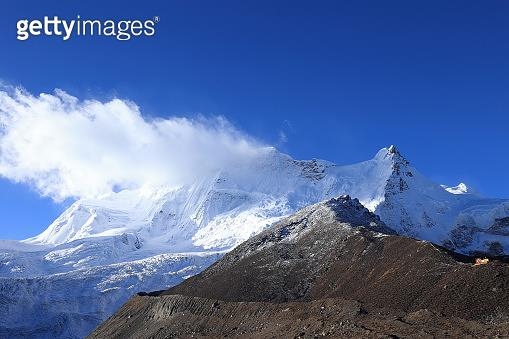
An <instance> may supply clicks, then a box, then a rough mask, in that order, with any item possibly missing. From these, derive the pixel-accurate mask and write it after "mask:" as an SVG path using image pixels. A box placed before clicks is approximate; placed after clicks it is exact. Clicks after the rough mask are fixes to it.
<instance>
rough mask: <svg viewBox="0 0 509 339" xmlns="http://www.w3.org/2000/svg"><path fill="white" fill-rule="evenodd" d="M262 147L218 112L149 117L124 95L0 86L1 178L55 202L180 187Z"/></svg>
mask: <svg viewBox="0 0 509 339" xmlns="http://www.w3.org/2000/svg"><path fill="white" fill-rule="evenodd" d="M260 149H261V147H260V145H259V144H258V143H257V142H256V141H254V140H253V139H251V138H250V137H249V136H246V135H245V134H243V133H242V132H240V131H239V130H237V129H236V128H235V127H233V126H232V125H231V124H230V123H229V122H228V121H227V120H226V119H224V118H222V117H214V118H203V117H198V118H195V119H190V118H183V117H170V118H165V119H162V118H156V119H148V118H146V117H144V116H143V114H142V113H141V111H140V108H139V107H138V106H137V105H136V104H135V103H133V102H131V101H128V100H122V99H112V100H109V101H98V100H80V99H78V98H76V97H74V96H71V95H69V94H67V93H66V92H64V91H62V90H59V89H57V90H55V92H54V93H53V94H46V93H42V94H39V95H37V96H36V95H33V94H31V93H28V92H27V91H25V90H23V89H20V88H6V87H4V88H3V89H2V90H0V176H3V177H5V178H7V179H10V180H12V181H15V182H22V183H28V184H30V185H31V186H33V187H34V188H35V189H36V190H37V191H39V192H40V193H41V194H43V195H46V196H50V197H52V198H54V199H56V200H61V199H65V198H69V197H72V198H83V197H97V196H100V195H103V194H107V193H109V192H111V191H113V190H118V189H122V188H137V187H142V186H145V185H182V184H185V183H187V182H190V181H192V180H195V179H196V178H198V177H200V176H201V175H204V174H206V173H210V172H211V171H216V170H218V169H219V168H222V167H224V166H235V164H236V163H242V162H245V160H246V159H248V158H249V157H251V156H253V155H254V154H256V153H257V152H259V151H260Z"/></svg>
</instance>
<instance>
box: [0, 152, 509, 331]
mask: <svg viewBox="0 0 509 339" xmlns="http://www.w3.org/2000/svg"><path fill="white" fill-rule="evenodd" d="M344 194H348V195H350V196H352V197H354V198H357V199H359V201H360V202H361V203H362V204H363V205H364V206H366V207H367V208H368V209H369V210H370V211H372V212H374V213H376V214H377V215H379V216H380V218H381V219H382V221H384V222H385V223H386V224H387V225H388V226H389V227H391V228H392V229H394V230H395V231H396V232H398V233H400V234H404V235H409V236H412V237H415V238H419V239H424V240H429V241H432V242H435V243H437V244H441V245H444V246H446V247H449V248H451V249H454V250H456V251H459V252H463V253H470V252H475V251H482V252H489V253H491V254H494V255H498V254H502V253H509V200H500V199H486V198H482V197H481V196H479V195H478V194H476V193H475V192H472V191H471V190H470V189H468V187H466V186H465V185H464V184H460V185H458V186H457V187H447V186H441V185H439V184H436V183H433V182H432V181H430V180H428V179H426V178H425V177H424V176H423V175H421V174H420V173H419V172H418V171H417V170H416V169H415V168H413V167H412V166H411V165H410V163H409V162H408V161H407V160H406V159H405V158H404V157H403V156H402V155H401V154H400V153H399V151H398V150H397V149H396V148H395V147H394V146H391V147H389V148H384V149H382V150H380V151H379V152H378V153H377V154H376V156H375V157H374V158H373V159H371V160H368V161H365V162H362V163H359V164H355V165H349V166H337V165H335V164H333V163H330V162H327V161H322V160H311V161H297V160H294V159H292V158H291V157H289V156H287V155H285V154H282V153H280V152H278V151H277V150H275V149H273V148H267V149H265V150H263V151H262V152H260V154H259V155H258V156H257V157H256V158H255V159H253V160H252V161H250V162H249V163H245V164H241V165H238V166H237V167H234V168H225V169H222V170H220V171H217V173H213V174H211V175H210V176H208V177H203V178H202V179H201V180H200V181H199V182H195V183H194V184H193V185H188V186H182V187H158V188H157V189H153V188H144V189H138V190H130V191H122V192H119V193H115V194H112V195H110V196H107V197H104V198H101V199H96V200H79V201H77V202H75V203H74V204H73V205H72V206H71V207H70V208H69V209H68V210H67V211H65V212H64V213H63V214H62V215H61V216H60V217H59V218H57V219H56V220H55V221H54V222H53V223H52V224H51V225H50V226H49V227H48V228H47V229H46V230H45V231H44V232H43V233H41V234H40V235H38V236H36V237H33V238H30V239H27V240H24V241H22V242H14V241H0V277H1V278H0V311H1V313H2V314H4V315H6V316H4V317H2V319H0V337H10V338H14V337H26V336H35V337H82V336H84V335H86V334H88V333H89V332H90V331H91V330H92V329H93V328H94V327H95V326H97V325H98V324H99V323H100V322H101V321H102V320H104V319H105V318H106V317H108V316H109V315H110V314H111V313H112V312H113V311H114V310H115V309H116V308H117V307H119V306H120V305H121V304H122V303H123V302H124V301H126V300H127V298H129V297H130V296H131V295H132V294H134V293H136V292H138V291H141V290H157V289H163V288H167V287H169V286H172V285H175V284H177V283H179V282H181V281H182V280H183V279H185V278H186V277H188V276H190V275H193V274H196V273H197V272H199V271H201V270H203V269H205V268H206V267H207V266H208V265H210V264H211V263H213V262H214V261H215V260H217V259H218V258H219V257H220V256H221V255H222V254H223V253H225V252H226V251H228V250H230V249H231V248H233V247H234V246H236V245H238V244H239V243H241V242H242V241H244V240H246V239H248V238H249V237H251V236H253V235H255V234H257V233H259V232H261V231H262V230H263V229H264V228H266V227H267V226H268V225H270V224H272V223H273V222H275V221H278V220H279V219H281V218H282V217H284V216H287V215H289V214H291V213H292V212H294V211H296V210H298V209H300V208H302V207H305V206H307V205H310V204H313V203H316V202H319V201H322V200H325V199H329V198H332V197H335V196H340V195H344Z"/></svg>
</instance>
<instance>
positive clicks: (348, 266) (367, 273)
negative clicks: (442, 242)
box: [90, 196, 509, 338]
mask: <svg viewBox="0 0 509 339" xmlns="http://www.w3.org/2000/svg"><path fill="white" fill-rule="evenodd" d="M200 336H206V337H264V338H265V337H289V338H294V337H316V336H332V337H359V338H361V337H362V338H364V337H374V338H375V337H376V338H378V337H418V338H421V337H422V338H427V337H439V338H442V337H458V338H460V337H461V338H462V337H490V338H495V337H509V266H508V265H507V264H506V263H504V262H502V261H500V260H491V261H490V262H489V263H488V264H486V265H481V266H473V265H472V258H468V257H463V256H458V255H455V254H453V253H450V252H448V251H446V250H444V249H442V248H439V247H437V246H435V245H432V244H430V243H427V242H423V241H417V240H414V239H410V238H405V237H401V236H396V235H393V232H392V231H391V230H390V229H389V228H388V227H387V226H385V225H384V224H383V223H382V222H381V221H380V220H379V218H378V217H377V216H375V215H374V214H372V213H370V212H369V211H368V210H366V209H365V208H364V207H363V206H362V205H361V204H360V203H359V202H358V201H357V200H356V199H350V198H349V197H347V196H345V197H340V198H337V199H332V200H330V201H327V202H324V203H320V204H317V205H313V206H310V207H307V208H305V209H303V210H301V211H299V212H297V213H296V214H294V215H293V216H291V217H289V218H287V219H285V220H283V221H281V222H279V223H277V224H275V225H273V226H272V227H271V228H269V229H267V230H266V231H264V232H262V233H261V234H259V235H257V236H255V237H253V238H251V239H249V240H248V241H246V242H245V243H243V244H241V245H240V246H238V247H237V248H236V249H234V250H233V251H232V252H230V253H228V254H227V255H225V256H224V257H223V258H222V259H221V260H220V261H218V262H217V263H215V264H214V265H212V266H211V267H210V268H208V269H207V270H205V271H204V272H202V273H201V274H199V275H197V276H194V277H192V278H189V279H188V280H186V281H185V282H183V283H182V284H180V285H178V286H175V287H173V288H171V289H169V290H167V291H163V292H156V293H150V294H146V293H140V295H138V296H136V297H134V298H132V299H131V300H130V301H129V302H127V303H126V304H125V305H124V306H123V307H122V308H121V309H120V310H119V311H118V312H117V313H116V314H115V315H113V316H112V317H111V318H110V319H108V320H107V321H106V322H105V323H103V324H102V325H101V326H99V327H98V328H97V329H96V331H95V332H94V333H92V334H91V336H90V337H91V338H114V337H117V338H127V337H137V338H149V337H154V338H173V337H176V338H182V337H200Z"/></svg>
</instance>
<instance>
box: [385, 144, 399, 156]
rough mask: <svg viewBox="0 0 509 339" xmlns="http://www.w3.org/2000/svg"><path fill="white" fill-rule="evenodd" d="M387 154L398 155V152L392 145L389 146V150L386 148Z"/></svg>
mask: <svg viewBox="0 0 509 339" xmlns="http://www.w3.org/2000/svg"><path fill="white" fill-rule="evenodd" d="M387 152H389V154H399V155H401V154H400V153H399V150H398V149H397V148H396V146H394V145H390V146H389V148H387Z"/></svg>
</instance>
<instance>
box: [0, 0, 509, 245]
mask: <svg viewBox="0 0 509 339" xmlns="http://www.w3.org/2000/svg"><path fill="white" fill-rule="evenodd" d="M78 14H79V15H81V17H87V18H98V19H108V18H114V19H121V18H128V19H137V18H140V19H150V18H152V17H154V16H159V17H160V22H159V23H158V24H157V26H156V35H155V36H154V37H150V38H147V37H142V38H138V39H132V40H130V41H127V42H120V41H116V40H114V39H110V38H104V37H86V38H84V37H80V38H72V39H70V40H69V41H65V42H64V41H61V40H60V39H55V38H47V37H46V38H44V37H38V38H33V39H29V40H28V41H25V42H20V41H18V40H16V30H15V29H16V21H17V20H19V19H25V18H29V19H35V18H42V17H43V16H44V15H49V16H53V15H59V16H60V17H62V18H68V19H73V18H75V17H76V15H78ZM508 15H509V3H508V2H507V1H483V2H480V1H426V2H424V1H421V2H415V1H375V0H373V1H295V0H294V1H274V0H272V1H192V0H191V1H159V2H156V1H151V0H145V1H136V2H125V1H122V2H120V1H108V2H107V3H106V2H105V1H74V0H72V1H44V2H42V1H23V2H22V3H18V4H14V2H11V4H9V5H7V4H4V5H3V7H2V11H0V46H1V50H2V52H1V53H0V79H2V81H4V82H6V83H7V84H12V85H21V86H23V87H24V88H26V89H27V90H28V91H30V92H31V93H35V94H37V93H40V92H49V93H51V92H52V91H53V90H54V89H55V88H61V89H63V90H65V91H67V92H68V93H70V94H72V95H74V96H77V97H79V98H85V99H86V98H94V99H100V100H108V99H111V98H113V97H120V98H126V99H129V100H132V101H134V102H136V103H137V104H138V105H139V106H140V109H141V111H142V112H143V113H144V114H146V115H148V116H152V117H169V116H189V117H193V116H196V115H197V114H203V115H205V116H213V115H222V116H224V117H226V118H227V119H228V120H229V121H230V122H232V123H233V124H234V125H235V126H236V127H237V128H239V129H241V130H242V131H244V132H245V133H247V134H248V135H250V136H252V137H254V138H257V139H259V140H261V141H262V142H264V143H267V144H271V145H275V146H276V147H278V148H279V149H281V150H282V151H284V152H287V153H289V154H290V155H292V156H293V157H294V158H299V159H307V158H323V159H327V160H330V161H334V162H336V163H339V164H347V163H353V162H358V161H362V160H366V159H368V158H371V157H372V156H373V155H374V154H375V153H376V151H377V150H378V149H379V148H381V147H384V146H386V145H390V144H396V145H398V146H399V148H400V149H401V151H402V152H403V153H404V155H405V156H406V157H407V158H408V159H410V160H411V162H412V163H413V164H414V165H415V166H416V167H417V168H418V169H419V170H420V171H421V172H423V173H424V174H425V175H427V176H429V177H431V178H432V179H434V180H435V181H437V182H440V183H445V184H450V185H453V184H457V183H458V182H459V181H460V180H461V181H465V182H467V183H469V184H471V185H472V186H474V187H475V188H477V189H478V190H480V191H481V192H482V193H484V194H485V195H489V196H495V197H509V180H507V168H508V167H509V159H508V157H507V156H505V153H506V151H507V149H508V146H509V141H508V139H507V126H508V125H509V61H508V60H509V20H508V19H507V18H508ZM282 132H283V133H284V134H285V135H286V138H281V133H282ZM284 139H286V140H284ZM67 203H68V202H67ZM65 206H66V204H65V203H64V204H60V205H58V204H54V203H53V202H52V201H51V200H50V199H48V198H40V197H39V195H38V194H37V193H36V192H35V191H34V190H32V189H31V188H30V187H29V186H28V185H25V184H13V183H12V182H9V181H8V180H6V179H0V214H1V215H2V218H0V238H11V239H21V238H24V237H27V236H31V235H35V234H36V233H38V232H39V231H41V230H43V229H44V228H45V227H46V226H47V225H48V224H49V223H50V222H51V221H52V220H53V219H54V218H55V217H56V216H58V214H59V213H60V212H61V211H62V210H63V208H64V207H65Z"/></svg>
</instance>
